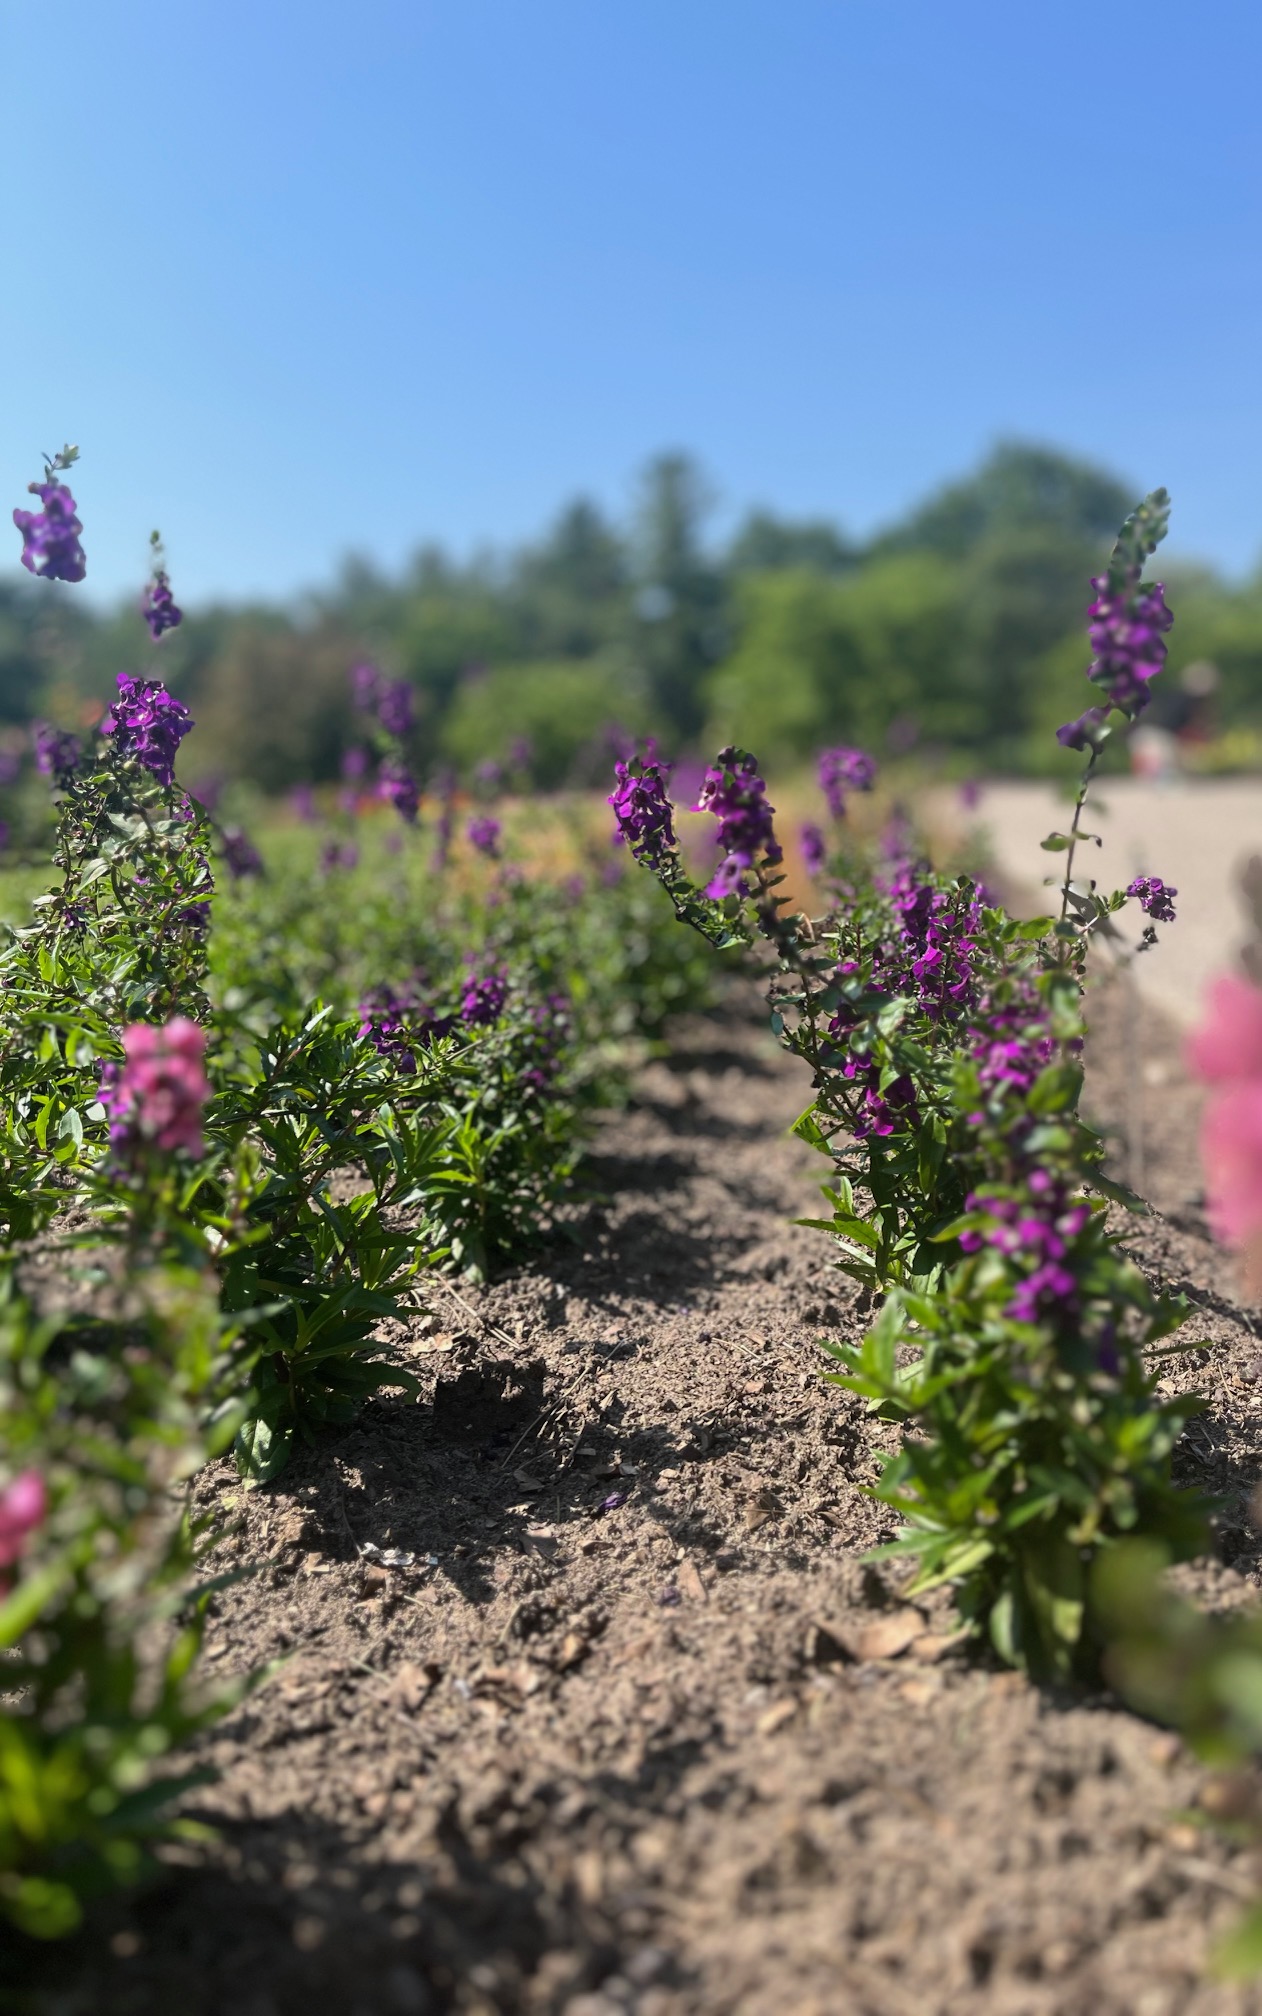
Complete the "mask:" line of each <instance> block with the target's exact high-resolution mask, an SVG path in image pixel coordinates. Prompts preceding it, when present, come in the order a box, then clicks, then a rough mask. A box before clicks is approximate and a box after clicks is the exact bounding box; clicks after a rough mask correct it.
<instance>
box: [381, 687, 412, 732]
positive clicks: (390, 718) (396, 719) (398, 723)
mask: <svg viewBox="0 0 1262 2016" xmlns="http://www.w3.org/2000/svg"><path fill="white" fill-rule="evenodd" d="M412 701H413V694H412V688H411V686H410V684H409V683H408V681H407V680H406V679H390V680H388V681H387V682H386V683H385V684H384V685H383V686H382V687H381V689H380V691H379V693H378V696H377V719H378V721H380V723H381V725H382V727H383V728H384V729H385V731H386V733H387V735H398V736H400V737H402V736H404V735H409V734H410V733H411V731H412V721H413V712H412Z"/></svg>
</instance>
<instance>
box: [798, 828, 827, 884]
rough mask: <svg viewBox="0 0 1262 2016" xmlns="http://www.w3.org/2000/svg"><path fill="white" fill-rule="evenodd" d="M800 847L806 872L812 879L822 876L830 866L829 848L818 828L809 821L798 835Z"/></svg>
mask: <svg viewBox="0 0 1262 2016" xmlns="http://www.w3.org/2000/svg"><path fill="white" fill-rule="evenodd" d="M798 845H799V846H800V848H801V850H802V861H803V864H804V865H805V868H806V872H807V874H808V875H810V876H811V877H812V878H813V877H815V876H816V875H822V874H823V872H824V869H825V868H826V866H827V865H828V848H827V847H826V845H825V843H824V836H823V834H822V833H821V831H820V829H819V827H818V826H816V825H813V824H812V822H811V821H810V820H809V819H808V820H807V821H806V822H805V823H804V824H803V826H802V828H801V831H800V832H799V834H798Z"/></svg>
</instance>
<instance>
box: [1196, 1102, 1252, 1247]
mask: <svg viewBox="0 0 1262 2016" xmlns="http://www.w3.org/2000/svg"><path fill="white" fill-rule="evenodd" d="M1201 1161H1202V1164H1203V1166H1204V1169H1205V1187H1206V1208H1207V1215H1208V1217H1209V1222H1210V1229H1211V1230H1212V1232H1213V1234H1214V1237H1215V1238H1216V1239H1221V1240H1222V1242H1223V1244H1224V1245H1226V1246H1242V1245H1244V1244H1245V1242H1246V1241H1247V1240H1249V1239H1250V1238H1251V1237H1252V1236H1253V1235H1254V1234H1255V1233H1256V1232H1258V1231H1260V1230H1262V1078H1258V1079H1256V1080H1253V1081H1252V1082H1249V1083H1242V1084H1237V1085H1232V1086H1231V1087H1230V1088H1229V1089H1227V1090H1226V1091H1223V1092H1219V1093H1218V1094H1217V1095H1216V1097H1215V1098H1214V1099H1212V1100H1211V1101H1210V1104H1209V1106H1208V1107H1207V1108H1206V1111H1205V1117H1204V1119H1203V1120H1202V1122H1201Z"/></svg>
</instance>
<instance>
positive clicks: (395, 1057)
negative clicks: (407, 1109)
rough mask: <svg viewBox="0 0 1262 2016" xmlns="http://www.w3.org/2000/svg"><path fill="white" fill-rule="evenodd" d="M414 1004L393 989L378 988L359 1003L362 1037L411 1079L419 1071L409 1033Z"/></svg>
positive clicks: (360, 1032)
mask: <svg viewBox="0 0 1262 2016" xmlns="http://www.w3.org/2000/svg"><path fill="white" fill-rule="evenodd" d="M410 1007H411V1003H410V1002H409V1001H408V1000H406V999H405V998H404V997H403V996H402V995H399V994H396V993H395V992H394V991H393V989H392V988H390V987H375V988H374V989H373V991H372V993H371V994H369V995H368V997H367V998H366V1000H364V1001H362V1002H361V1003H360V1008H359V1013H360V1024H359V1034H360V1035H361V1036H367V1037H368V1038H369V1040H370V1042H371V1043H372V1046H373V1048H374V1049H375V1050H376V1052H377V1055H378V1056H379V1057H385V1058H388V1059H389V1061H390V1062H391V1063H392V1064H393V1065H394V1067H395V1069H396V1070H397V1071H401V1072H402V1073H403V1074H404V1076H406V1077H410V1076H411V1075H412V1074H413V1073H414V1072H415V1070H416V1058H415V1055H414V1054H413V1051H412V1043H411V1036H410V1032H409V1029H408V1013H409V1009H410Z"/></svg>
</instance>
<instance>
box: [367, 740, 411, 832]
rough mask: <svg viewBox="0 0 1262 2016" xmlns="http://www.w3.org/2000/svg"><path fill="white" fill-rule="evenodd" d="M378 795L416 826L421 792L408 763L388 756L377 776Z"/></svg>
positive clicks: (402, 817)
mask: <svg viewBox="0 0 1262 2016" xmlns="http://www.w3.org/2000/svg"><path fill="white" fill-rule="evenodd" d="M377 796H378V797H379V798H384V799H385V800H386V802H387V804H390V805H393V806H394V809H395V811H396V812H397V813H398V815H399V817H400V818H401V819H404V820H406V821H407V824H408V825H409V826H415V824H416V814H417V811H418V809H419V806H420V802H421V794H420V791H419V790H418V788H417V783H416V779H415V777H414V776H413V775H412V773H411V771H410V770H409V769H408V767H407V765H406V763H400V762H399V761H398V759H397V758H396V757H393V756H387V757H386V759H385V761H384V763H383V764H382V766H381V770H380V772H379V774H378V777H377Z"/></svg>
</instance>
